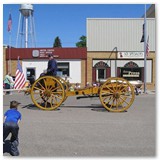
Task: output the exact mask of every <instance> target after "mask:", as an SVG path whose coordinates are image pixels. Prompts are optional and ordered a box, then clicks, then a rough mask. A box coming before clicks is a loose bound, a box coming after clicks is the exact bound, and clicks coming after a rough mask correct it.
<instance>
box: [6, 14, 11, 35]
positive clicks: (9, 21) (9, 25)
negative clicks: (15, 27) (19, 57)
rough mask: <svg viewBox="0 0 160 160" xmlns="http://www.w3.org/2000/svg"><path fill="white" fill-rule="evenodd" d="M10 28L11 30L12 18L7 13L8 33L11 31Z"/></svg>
mask: <svg viewBox="0 0 160 160" xmlns="http://www.w3.org/2000/svg"><path fill="white" fill-rule="evenodd" d="M11 28H12V16H11V13H9V18H8V28H7V30H8V32H10V31H11Z"/></svg>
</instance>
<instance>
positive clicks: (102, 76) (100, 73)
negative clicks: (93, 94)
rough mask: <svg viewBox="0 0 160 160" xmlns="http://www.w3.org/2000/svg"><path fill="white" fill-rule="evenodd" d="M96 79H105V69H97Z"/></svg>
mask: <svg viewBox="0 0 160 160" xmlns="http://www.w3.org/2000/svg"><path fill="white" fill-rule="evenodd" d="M97 72H98V79H106V69H97Z"/></svg>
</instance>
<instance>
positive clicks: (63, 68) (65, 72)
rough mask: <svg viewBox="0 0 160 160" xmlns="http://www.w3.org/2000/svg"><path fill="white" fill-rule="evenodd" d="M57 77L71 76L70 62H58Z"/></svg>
mask: <svg viewBox="0 0 160 160" xmlns="http://www.w3.org/2000/svg"><path fill="white" fill-rule="evenodd" d="M57 68H58V71H57V75H58V76H69V62H64V63H63V62H58V63H57Z"/></svg>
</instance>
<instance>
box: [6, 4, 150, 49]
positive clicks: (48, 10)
mask: <svg viewBox="0 0 160 160" xmlns="http://www.w3.org/2000/svg"><path fill="white" fill-rule="evenodd" d="M149 6H150V4H148V5H147V8H148V7H149ZM33 7H34V21H35V33H36V47H52V46H53V42H54V39H55V37H56V36H59V38H60V40H61V43H62V47H76V46H75V43H76V42H78V41H79V38H80V37H81V36H82V35H85V36H86V19H87V18H140V17H141V16H142V15H143V14H144V4H33ZM19 8H20V4H3V44H9V43H11V45H12V46H14V47H15V45H16V37H17V30H18V20H19V14H20V12H19ZM10 11H11V14H12V31H11V36H10V35H9V33H8V31H7V22H8V17H9V12H10ZM9 37H10V38H11V42H10V39H9Z"/></svg>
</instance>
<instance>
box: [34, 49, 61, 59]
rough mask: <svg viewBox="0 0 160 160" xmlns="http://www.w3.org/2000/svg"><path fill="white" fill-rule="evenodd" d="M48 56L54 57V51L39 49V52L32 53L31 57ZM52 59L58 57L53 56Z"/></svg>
mask: <svg viewBox="0 0 160 160" xmlns="http://www.w3.org/2000/svg"><path fill="white" fill-rule="evenodd" d="M48 54H53V55H54V49H39V50H33V51H32V56H33V57H48ZM54 57H59V56H58V55H54Z"/></svg>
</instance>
